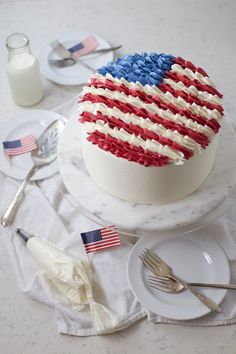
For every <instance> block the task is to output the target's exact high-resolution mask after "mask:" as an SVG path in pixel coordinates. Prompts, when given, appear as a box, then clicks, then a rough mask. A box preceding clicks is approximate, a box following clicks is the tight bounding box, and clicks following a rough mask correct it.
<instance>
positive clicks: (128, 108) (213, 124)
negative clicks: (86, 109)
mask: <svg viewBox="0 0 236 354" xmlns="http://www.w3.org/2000/svg"><path fill="white" fill-rule="evenodd" d="M81 101H82V102H83V101H91V102H94V103H95V102H96V103H103V104H105V105H106V106H108V107H110V108H113V107H116V108H118V109H119V110H121V111H122V112H124V113H134V114H136V115H137V116H141V117H143V118H150V119H151V120H152V121H153V119H154V122H156V123H157V122H158V121H157V119H160V120H161V121H166V120H165V119H164V118H161V117H160V116H158V115H157V114H152V113H149V112H148V111H147V110H146V109H145V108H138V107H135V106H133V105H131V104H129V103H123V102H121V101H118V100H116V99H110V98H108V97H105V96H102V95H92V94H91V93H87V94H85V95H84V96H83V98H82V100H81ZM178 113H179V114H180V115H181V116H185V117H187V118H190V119H192V120H193V121H195V122H197V123H199V124H201V125H203V126H204V125H205V126H208V127H210V128H211V129H212V130H213V131H214V132H215V133H217V132H218V130H219V128H220V124H219V123H218V122H217V121H216V120H215V119H210V120H208V119H206V118H204V117H201V116H197V115H195V114H192V113H189V111H188V110H181V111H179V112H178ZM169 122H170V121H169ZM160 124H162V123H161V122H160ZM176 126H177V124H176Z"/></svg>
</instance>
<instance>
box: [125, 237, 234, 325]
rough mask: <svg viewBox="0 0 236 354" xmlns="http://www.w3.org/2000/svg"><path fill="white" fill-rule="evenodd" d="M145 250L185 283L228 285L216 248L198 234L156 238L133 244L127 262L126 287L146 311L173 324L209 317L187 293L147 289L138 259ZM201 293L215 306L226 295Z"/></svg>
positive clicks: (220, 291)
mask: <svg viewBox="0 0 236 354" xmlns="http://www.w3.org/2000/svg"><path fill="white" fill-rule="evenodd" d="M145 248H149V249H151V250H152V251H154V252H155V253H157V254H158V255H159V256H160V257H161V258H162V259H163V260H164V261H165V262H166V263H167V264H169V265H170V266H171V267H172V268H173V270H174V272H175V273H176V275H178V276H179V277H182V278H183V279H185V280H186V281H192V282H206V283H225V284H228V283H229V280H230V269H229V264H228V261H227V258H226V255H225V254H224V252H223V250H222V249H221V248H220V246H219V245H218V244H217V243H216V242H215V241H214V240H213V239H212V238H211V237H210V236H209V235H208V234H206V233H205V232H204V231H202V230H198V231H195V232H192V233H189V234H185V235H180V234H178V235H175V236H172V237H171V236H169V237H167V235H165V236H159V235H156V236H151V237H146V238H143V239H141V240H140V241H139V242H137V244H136V245H135V246H134V248H133V249H132V251H131V253H130V255H129V260H128V279H129V284H130V287H131V289H132V291H133V292H134V294H135V295H136V297H137V298H138V300H139V301H140V302H141V303H142V304H143V305H144V306H145V307H146V308H147V309H148V310H150V311H152V312H154V313H156V314H158V315H161V316H163V317H168V318H172V319H175V320H190V319H193V318H198V317H201V316H203V315H206V314H207V313H209V312H210V310H209V309H208V308H207V307H206V306H205V305H203V304H202V303H201V302H200V301H199V300H198V299H197V298H196V297H195V296H194V295H192V294H191V293H190V292H189V291H183V292H181V293H179V294H168V293H164V292H162V291H159V290H157V289H153V288H151V287H148V285H147V280H148V276H149V275H151V272H150V271H149V270H147V268H146V267H144V266H143V264H142V262H141V260H140V259H139V257H138V256H139V254H140V253H141V252H142V251H143V250H144V249H145ZM199 289H200V288H199ZM201 291H202V293H204V294H205V295H207V296H209V297H210V298H211V299H212V300H214V301H215V302H216V303H217V304H220V302H221V301H222V300H223V298H224V296H225V294H226V290H223V289H210V288H201Z"/></svg>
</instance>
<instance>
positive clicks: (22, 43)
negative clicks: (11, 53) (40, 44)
mask: <svg viewBox="0 0 236 354" xmlns="http://www.w3.org/2000/svg"><path fill="white" fill-rule="evenodd" d="M17 40H18V41H19V44H17ZM29 43H30V40H29V38H28V37H27V36H26V34H24V33H21V32H15V33H12V34H10V35H9V36H8V37H7V39H6V47H7V48H8V49H11V50H21V49H24V48H27V47H28V46H29Z"/></svg>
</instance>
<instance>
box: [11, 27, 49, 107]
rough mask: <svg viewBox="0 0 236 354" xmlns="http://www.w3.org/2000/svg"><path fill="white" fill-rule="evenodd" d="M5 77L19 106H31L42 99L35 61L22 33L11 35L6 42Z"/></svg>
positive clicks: (41, 88)
mask: <svg viewBox="0 0 236 354" xmlns="http://www.w3.org/2000/svg"><path fill="white" fill-rule="evenodd" d="M6 46H7V49H8V54H9V57H8V63H7V76H8V80H9V84H10V88H11V93H12V96H13V99H14V100H15V102H16V103H18V104H19V105H21V106H33V105H34V104H36V103H37V102H39V101H40V100H41V99H42V97H43V87H42V81H41V75H40V71H39V65H38V62H37V59H36V58H35V57H34V56H33V55H32V54H31V51H30V41H29V39H28V37H27V36H26V35H25V34H23V33H13V34H11V35H10V36H9V37H8V38H7V41H6Z"/></svg>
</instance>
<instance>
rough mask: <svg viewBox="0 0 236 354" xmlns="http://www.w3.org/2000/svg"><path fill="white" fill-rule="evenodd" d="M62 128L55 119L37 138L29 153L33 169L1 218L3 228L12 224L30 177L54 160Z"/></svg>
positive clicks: (61, 121)
mask: <svg viewBox="0 0 236 354" xmlns="http://www.w3.org/2000/svg"><path fill="white" fill-rule="evenodd" d="M63 128H64V122H63V120H62V119H57V120H55V121H53V122H52V123H51V124H50V125H49V126H48V127H47V128H46V129H45V130H44V131H43V132H42V134H41V135H40V136H39V137H38V139H37V149H36V150H33V151H31V158H32V160H33V163H34V164H33V167H32V168H31V169H30V171H29V172H28V174H27V175H26V177H25V179H24V180H23V182H22V184H21V185H20V187H19V189H18V191H17V192H16V194H15V196H14V198H13V199H12V201H11V203H10V204H9V206H8V208H7V209H6V211H5V212H4V213H3V215H2V216H1V224H2V225H3V226H8V225H10V224H11V223H12V221H13V219H14V217H15V214H16V212H17V209H18V207H19V205H20V203H21V201H22V199H23V197H24V191H25V187H26V185H27V184H28V182H29V181H30V179H31V177H32V176H33V175H34V174H35V172H36V171H37V170H38V169H39V168H41V167H43V166H45V165H48V164H50V163H52V162H53V161H54V160H55V159H56V157H57V143H58V136H59V134H60V133H61V131H62V130H63Z"/></svg>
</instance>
